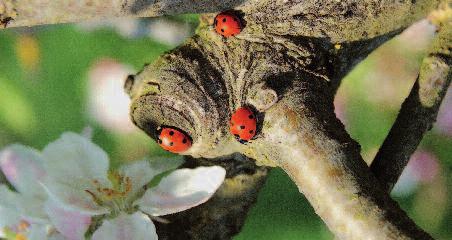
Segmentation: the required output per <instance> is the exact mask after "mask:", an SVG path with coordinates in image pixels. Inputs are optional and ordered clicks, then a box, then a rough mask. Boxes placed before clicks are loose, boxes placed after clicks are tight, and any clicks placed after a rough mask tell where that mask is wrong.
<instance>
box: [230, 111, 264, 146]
mask: <svg viewBox="0 0 452 240" xmlns="http://www.w3.org/2000/svg"><path fill="white" fill-rule="evenodd" d="M256 125H257V121H256V117H255V116H254V113H253V111H251V110H250V109H249V108H246V107H241V108H239V109H237V110H236V111H235V112H234V113H233V114H232V116H231V121H230V128H229V130H230V132H231V133H232V134H233V135H234V136H235V138H236V139H237V141H239V142H240V143H242V144H245V143H247V142H248V141H250V140H251V139H252V138H253V137H254V135H256Z"/></svg>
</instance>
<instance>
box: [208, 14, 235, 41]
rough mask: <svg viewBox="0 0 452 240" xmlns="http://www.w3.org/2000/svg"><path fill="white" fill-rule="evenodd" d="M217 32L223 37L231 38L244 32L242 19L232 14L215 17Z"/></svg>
mask: <svg viewBox="0 0 452 240" xmlns="http://www.w3.org/2000/svg"><path fill="white" fill-rule="evenodd" d="M213 24H214V27H215V31H216V32H217V33H218V34H220V35H222V36H223V37H231V36H235V35H237V34H239V33H240V32H241V31H242V24H241V22H240V18H239V17H238V16H236V15H235V14H233V13H231V12H222V13H220V14H218V15H217V16H216V17H215V20H214V23H213Z"/></svg>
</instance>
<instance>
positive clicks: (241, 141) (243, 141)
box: [239, 139, 248, 144]
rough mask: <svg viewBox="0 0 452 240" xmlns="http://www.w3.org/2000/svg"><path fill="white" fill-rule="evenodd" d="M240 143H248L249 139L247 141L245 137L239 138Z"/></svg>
mask: <svg viewBox="0 0 452 240" xmlns="http://www.w3.org/2000/svg"><path fill="white" fill-rule="evenodd" d="M239 143H241V144H247V143H248V141H246V140H243V139H239Z"/></svg>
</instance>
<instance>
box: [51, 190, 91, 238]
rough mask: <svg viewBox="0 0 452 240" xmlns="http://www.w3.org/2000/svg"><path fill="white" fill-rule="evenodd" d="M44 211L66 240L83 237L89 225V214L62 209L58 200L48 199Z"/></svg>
mask: <svg viewBox="0 0 452 240" xmlns="http://www.w3.org/2000/svg"><path fill="white" fill-rule="evenodd" d="M45 211H46V213H47V215H48V216H49V218H50V221H51V222H52V224H53V226H55V228H56V229H57V230H58V232H60V233H61V234H62V235H64V236H65V237H66V238H67V239H68V240H79V239H80V240H82V239H85V237H84V236H85V232H86V231H87V230H88V228H89V225H91V217H90V216H89V215H86V214H82V213H80V212H78V211H71V210H67V209H64V208H63V206H62V205H61V204H60V203H59V202H57V201H55V200H53V199H49V200H48V201H47V202H46V203H45Z"/></svg>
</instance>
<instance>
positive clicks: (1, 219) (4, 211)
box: [0, 185, 21, 229]
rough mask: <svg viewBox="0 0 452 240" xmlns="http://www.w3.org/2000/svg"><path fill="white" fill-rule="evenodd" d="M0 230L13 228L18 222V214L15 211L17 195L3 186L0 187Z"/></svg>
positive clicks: (17, 211)
mask: <svg viewBox="0 0 452 240" xmlns="http://www.w3.org/2000/svg"><path fill="white" fill-rule="evenodd" d="M0 196H1V197H0V229H3V228H4V227H8V226H13V225H15V224H17V223H18V222H19V221H20V220H21V217H20V212H19V210H18V209H17V201H19V200H20V199H19V194H17V193H15V192H13V191H11V190H9V189H8V187H7V186H5V185H0Z"/></svg>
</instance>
